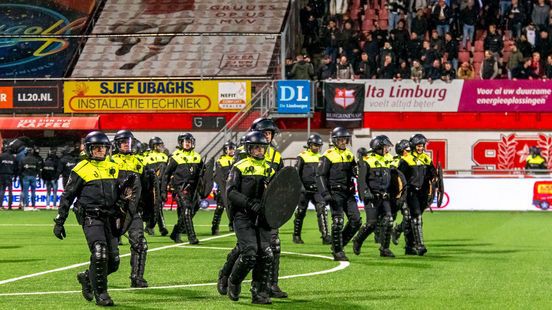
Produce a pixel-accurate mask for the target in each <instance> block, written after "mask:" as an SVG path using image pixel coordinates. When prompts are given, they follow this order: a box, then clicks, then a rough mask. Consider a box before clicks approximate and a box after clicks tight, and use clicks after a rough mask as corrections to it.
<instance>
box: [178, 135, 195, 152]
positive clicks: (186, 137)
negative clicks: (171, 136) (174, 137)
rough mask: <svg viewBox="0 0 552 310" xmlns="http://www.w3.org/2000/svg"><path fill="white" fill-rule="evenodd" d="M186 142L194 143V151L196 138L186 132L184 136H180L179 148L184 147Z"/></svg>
mask: <svg viewBox="0 0 552 310" xmlns="http://www.w3.org/2000/svg"><path fill="white" fill-rule="evenodd" d="M186 140H189V141H192V148H191V149H192V150H193V149H194V148H195V138H194V136H193V135H192V134H191V133H189V132H185V133H183V134H180V135H178V146H179V147H182V142H184V141H186Z"/></svg>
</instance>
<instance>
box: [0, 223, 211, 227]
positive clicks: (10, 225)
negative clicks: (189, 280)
mask: <svg viewBox="0 0 552 310" xmlns="http://www.w3.org/2000/svg"><path fill="white" fill-rule="evenodd" d="M4 226H5V227H52V228H54V224H24V223H21V224H6V223H4V224H0V227H4ZM63 226H71V227H73V226H79V227H81V226H82V225H79V224H64V225H63ZM196 226H198V227H211V225H208V224H194V227H196Z"/></svg>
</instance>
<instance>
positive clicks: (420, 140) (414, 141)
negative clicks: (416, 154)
mask: <svg viewBox="0 0 552 310" xmlns="http://www.w3.org/2000/svg"><path fill="white" fill-rule="evenodd" d="M409 142H410V148H411V149H412V150H413V149H415V148H416V145H418V144H423V145H425V144H426V143H427V138H426V137H425V136H424V135H422V134H421V133H417V134H415V135H413V136H412V137H410V141H409Z"/></svg>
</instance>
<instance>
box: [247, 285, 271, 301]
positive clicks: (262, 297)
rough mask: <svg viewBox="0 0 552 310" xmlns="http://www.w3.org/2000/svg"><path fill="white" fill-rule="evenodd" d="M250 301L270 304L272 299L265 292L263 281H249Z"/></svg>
mask: <svg viewBox="0 0 552 310" xmlns="http://www.w3.org/2000/svg"><path fill="white" fill-rule="evenodd" d="M251 303H253V304H259V305H270V304H272V300H271V299H270V296H269V295H268V294H267V293H266V289H265V288H264V287H263V283H261V282H256V281H253V282H251Z"/></svg>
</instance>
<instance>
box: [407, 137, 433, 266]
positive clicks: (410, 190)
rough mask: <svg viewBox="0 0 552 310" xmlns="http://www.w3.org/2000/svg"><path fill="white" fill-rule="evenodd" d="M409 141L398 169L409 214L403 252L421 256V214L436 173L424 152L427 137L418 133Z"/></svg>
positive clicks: (422, 243) (422, 242)
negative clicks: (403, 184) (401, 175)
mask: <svg viewBox="0 0 552 310" xmlns="http://www.w3.org/2000/svg"><path fill="white" fill-rule="evenodd" d="M409 143H410V149H411V151H410V152H409V153H407V154H406V155H405V156H403V157H402V158H401V161H400V163H399V170H400V171H401V172H402V173H403V174H404V175H405V177H406V180H407V192H406V203H407V205H408V209H409V211H410V216H411V221H410V227H411V233H410V232H409V234H410V236H406V234H405V238H406V247H405V254H406V255H420V256H422V255H424V254H425V253H426V252H427V249H426V247H425V245H424V238H423V231H422V214H423V212H424V210H425V208H427V206H428V197H429V191H430V183H431V181H432V179H433V178H434V177H435V176H436V175H437V174H436V170H435V167H434V166H433V163H432V161H431V158H430V157H429V155H427V154H426V153H425V152H424V150H425V145H426V144H427V138H426V137H425V136H424V135H422V134H419V133H418V134H415V135H413V136H412V137H411V138H410V140H409Z"/></svg>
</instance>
